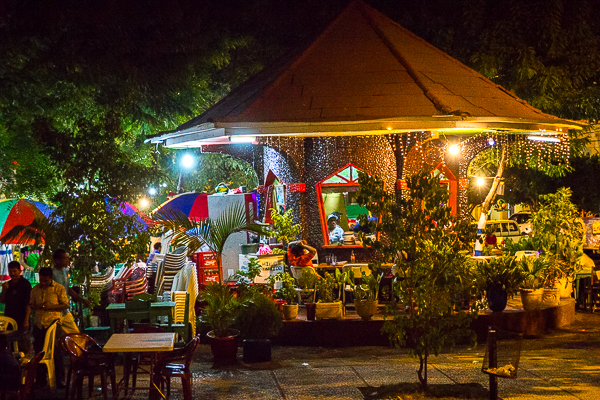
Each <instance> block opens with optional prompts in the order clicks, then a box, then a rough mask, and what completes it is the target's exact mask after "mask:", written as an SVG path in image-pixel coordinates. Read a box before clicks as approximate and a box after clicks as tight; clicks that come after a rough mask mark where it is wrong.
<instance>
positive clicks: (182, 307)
mask: <svg viewBox="0 0 600 400" xmlns="http://www.w3.org/2000/svg"><path fill="white" fill-rule="evenodd" d="M189 299H190V294H189V293H188V292H183V291H176V292H172V293H171V301H174V302H175V310H174V312H173V314H174V315H173V325H172V327H171V329H172V331H173V332H176V333H178V334H179V335H180V336H181V337H182V338H183V340H184V341H185V342H187V341H188V340H189V335H190V324H189V322H190V314H189ZM161 326H163V327H165V328H167V325H166V324H162V325H161Z"/></svg>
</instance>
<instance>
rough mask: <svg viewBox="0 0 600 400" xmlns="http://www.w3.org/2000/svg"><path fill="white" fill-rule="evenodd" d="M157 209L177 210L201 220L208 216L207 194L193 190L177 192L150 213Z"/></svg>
mask: <svg viewBox="0 0 600 400" xmlns="http://www.w3.org/2000/svg"><path fill="white" fill-rule="evenodd" d="M159 210H162V211H167V210H178V211H181V212H182V213H184V214H185V215H187V217H188V218H189V219H192V220H196V221H201V220H204V219H206V218H208V194H207V193H193V192H190V193H182V194H178V195H177V196H175V197H172V198H171V199H169V200H167V201H165V202H164V203H162V204H161V205H160V206H158V207H156V208H155V209H154V210H153V211H152V212H151V213H150V214H154V213H156V212H158V211H159Z"/></svg>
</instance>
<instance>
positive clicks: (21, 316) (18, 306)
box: [0, 261, 31, 354]
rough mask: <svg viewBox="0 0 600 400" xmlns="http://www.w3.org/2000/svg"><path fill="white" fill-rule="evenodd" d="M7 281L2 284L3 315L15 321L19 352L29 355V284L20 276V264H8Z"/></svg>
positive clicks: (0, 297)
mask: <svg viewBox="0 0 600 400" xmlns="http://www.w3.org/2000/svg"><path fill="white" fill-rule="evenodd" d="M8 276H9V277H10V280H9V281H6V282H4V283H3V284H2V293H1V294H0V302H1V303H4V304H5V308H4V315H5V316H7V317H10V318H12V319H14V320H15V322H16V323H17V328H18V330H19V331H20V332H21V335H20V336H19V342H18V343H19V349H20V350H19V351H22V352H23V353H25V354H29V352H30V350H31V341H30V340H29V334H28V333H29V314H30V313H31V308H30V307H29V296H30V294H31V283H29V281H28V280H27V279H25V278H23V277H22V276H21V264H19V262H18V261H11V262H9V263H8Z"/></svg>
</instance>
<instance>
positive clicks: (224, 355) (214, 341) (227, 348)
mask: <svg viewBox="0 0 600 400" xmlns="http://www.w3.org/2000/svg"><path fill="white" fill-rule="evenodd" d="M239 335H240V331H238V330H235V329H230V330H229V331H228V335H227V336H224V337H216V336H215V334H214V331H210V332H208V333H207V334H206V336H208V337H209V340H210V351H211V352H212V355H213V362H214V363H215V365H228V364H235V363H236V361H237V350H238V336H239Z"/></svg>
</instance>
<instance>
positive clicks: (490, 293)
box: [485, 284, 508, 312]
mask: <svg viewBox="0 0 600 400" xmlns="http://www.w3.org/2000/svg"><path fill="white" fill-rule="evenodd" d="M485 298H486V299H487V301H488V306H489V307H490V310H492V311H493V312H502V311H504V309H505V308H506V302H507V301H508V293H506V290H504V289H503V288H502V286H501V285H494V284H489V285H488V286H487V290H486V291H485Z"/></svg>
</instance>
